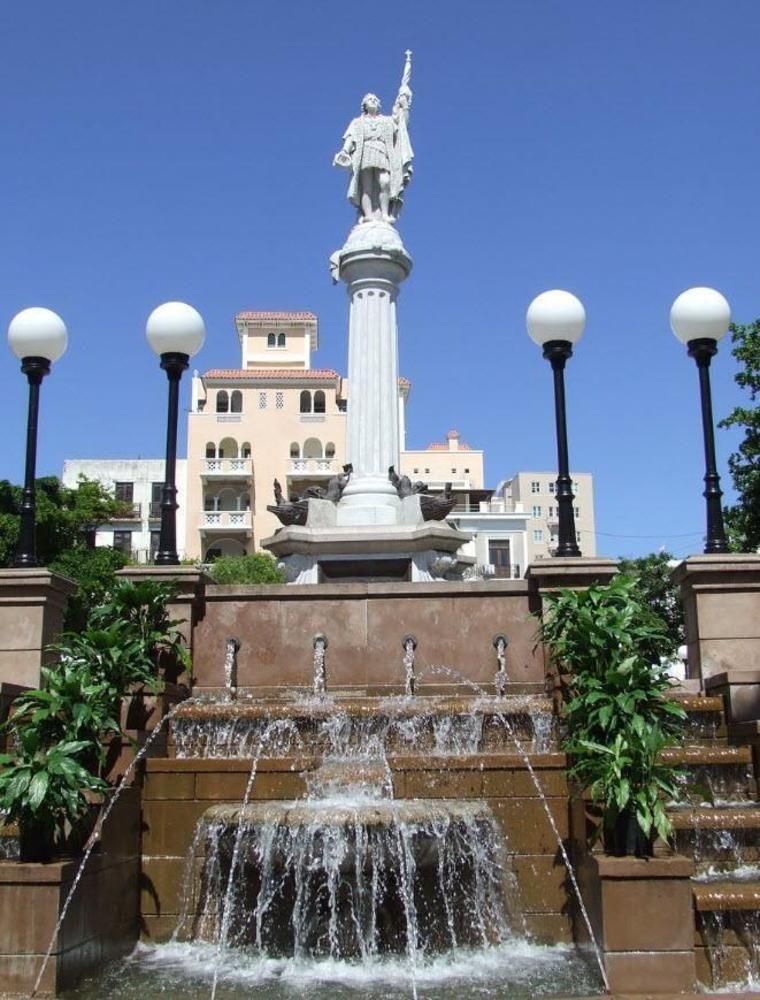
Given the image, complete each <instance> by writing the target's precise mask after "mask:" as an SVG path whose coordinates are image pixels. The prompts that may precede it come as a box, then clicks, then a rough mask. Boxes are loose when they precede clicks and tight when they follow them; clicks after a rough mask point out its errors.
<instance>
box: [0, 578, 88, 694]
mask: <svg viewBox="0 0 760 1000" xmlns="http://www.w3.org/2000/svg"><path fill="white" fill-rule="evenodd" d="M76 589H77V585H76V584H75V583H73V582H72V581H71V580H68V579H67V578H66V577H64V576H59V575H58V574H57V573H51V572H50V570H48V569H45V568H44V567H30V568H21V569H2V570H0V683H2V684H11V685H18V686H20V687H33V688H36V687H39V683H40V667H41V666H42V663H43V662H44V660H45V647H46V646H48V645H49V644H50V643H51V642H55V640H56V639H57V638H58V635H59V633H60V631H61V629H62V627H63V613H64V611H65V609H66V601H67V599H68V598H69V597H70V595H71V594H73V593H74V591H75V590H76Z"/></svg>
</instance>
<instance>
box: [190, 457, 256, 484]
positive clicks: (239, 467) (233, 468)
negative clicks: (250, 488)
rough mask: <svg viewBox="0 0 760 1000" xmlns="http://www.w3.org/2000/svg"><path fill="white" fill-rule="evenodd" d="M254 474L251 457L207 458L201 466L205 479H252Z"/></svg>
mask: <svg viewBox="0 0 760 1000" xmlns="http://www.w3.org/2000/svg"><path fill="white" fill-rule="evenodd" d="M252 475H253V460H252V459H250V458H207V459H204V462H203V465H202V466H201V476H202V477H203V478H204V479H212V480H219V479H235V480H241V479H250V478H251V477H252Z"/></svg>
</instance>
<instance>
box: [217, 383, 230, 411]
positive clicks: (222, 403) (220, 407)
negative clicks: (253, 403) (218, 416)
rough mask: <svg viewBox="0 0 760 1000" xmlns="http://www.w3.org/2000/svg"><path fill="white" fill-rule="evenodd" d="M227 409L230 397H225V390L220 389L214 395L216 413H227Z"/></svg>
mask: <svg viewBox="0 0 760 1000" xmlns="http://www.w3.org/2000/svg"><path fill="white" fill-rule="evenodd" d="M229 409H230V397H229V396H228V395H227V390H226V389H222V390H220V391H219V392H218V393H217V394H216V412H217V413H229Z"/></svg>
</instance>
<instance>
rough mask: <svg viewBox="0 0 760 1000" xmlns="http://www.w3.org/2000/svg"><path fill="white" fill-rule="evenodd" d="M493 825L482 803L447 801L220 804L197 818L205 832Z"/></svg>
mask: <svg viewBox="0 0 760 1000" xmlns="http://www.w3.org/2000/svg"><path fill="white" fill-rule="evenodd" d="M492 821H493V814H492V813H491V810H490V809H489V808H488V806H487V805H486V803H485V802H477V801H467V802H465V801H457V800H450V799H398V800H393V799H374V800H367V801H361V800H358V801H357V800H354V801H347V800H342V799H297V800H294V801H289V802H288V801H270V802H249V803H248V804H247V805H245V806H243V805H241V804H240V803H239V802H222V803H219V804H217V805H213V806H210V807H209V808H208V809H207V810H206V811H205V812H204V813H203V823H204V824H205V825H206V826H216V825H224V826H241V827H243V828H244V829H245V828H246V827H260V826H269V825H276V826H283V827H311V826H313V825H314V824H317V823H318V824H319V826H320V827H323V828H331V829H335V828H340V827H354V826H357V825H361V826H366V827H371V826H387V827H390V826H402V825H404V826H414V825H419V824H424V825H427V824H431V823H444V824H446V823H450V822H464V823H467V824H471V823H477V822H486V823H491V822H492Z"/></svg>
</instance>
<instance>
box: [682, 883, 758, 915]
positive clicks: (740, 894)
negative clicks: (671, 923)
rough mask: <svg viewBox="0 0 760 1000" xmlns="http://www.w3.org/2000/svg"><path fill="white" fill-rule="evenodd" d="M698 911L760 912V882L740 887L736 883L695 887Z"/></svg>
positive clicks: (693, 890)
mask: <svg viewBox="0 0 760 1000" xmlns="http://www.w3.org/2000/svg"><path fill="white" fill-rule="evenodd" d="M692 892H693V894H694V906H695V907H696V909H697V910H700V911H705V910H760V882H755V883H745V884H743V885H739V884H738V883H736V882H710V883H709V884H706V885H695V886H694V887H693V889H692Z"/></svg>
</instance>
